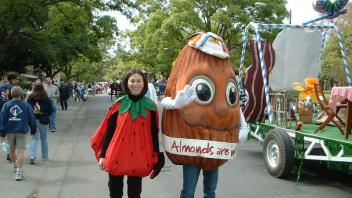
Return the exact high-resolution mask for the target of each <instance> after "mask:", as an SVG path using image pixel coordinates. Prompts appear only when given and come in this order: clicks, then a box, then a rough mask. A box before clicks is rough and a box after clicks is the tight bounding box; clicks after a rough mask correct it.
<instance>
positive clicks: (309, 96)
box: [294, 78, 319, 124]
mask: <svg viewBox="0 0 352 198" xmlns="http://www.w3.org/2000/svg"><path fill="white" fill-rule="evenodd" d="M304 81H305V86H304V87H303V86H302V85H301V84H300V83H298V82H295V83H294V85H295V87H294V89H295V90H296V91H299V96H298V104H297V106H298V108H297V109H298V115H299V120H300V121H301V122H303V123H304V124H311V123H312V118H313V113H314V108H313V107H314V103H317V102H318V99H317V97H316V95H315V90H314V84H315V83H319V80H318V79H317V78H306V79H305V80H304Z"/></svg>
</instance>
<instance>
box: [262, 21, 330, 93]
mask: <svg viewBox="0 0 352 198" xmlns="http://www.w3.org/2000/svg"><path fill="white" fill-rule="evenodd" d="M322 40H323V36H322V33H321V32H320V31H318V30H308V29H301V28H286V29H284V30H283V31H281V32H280V33H279V34H278V35H277V37H276V39H275V41H274V42H273V48H274V49H275V53H276V58H275V65H274V67H273V69H272V71H271V73H270V75H269V86H270V87H271V89H272V90H273V91H282V90H288V91H290V90H294V89H293V87H294V86H293V84H292V83H294V82H300V83H301V84H302V85H303V86H304V84H305V83H304V79H305V78H308V77H318V75H319V71H320V65H321V61H320V50H321V45H322Z"/></svg>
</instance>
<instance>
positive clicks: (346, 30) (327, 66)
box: [320, 3, 352, 87]
mask: <svg viewBox="0 0 352 198" xmlns="http://www.w3.org/2000/svg"><path fill="white" fill-rule="evenodd" d="M346 7H347V10H351V9H352V3H348V4H347V6H346ZM336 25H337V26H338V28H339V29H340V32H341V35H342V39H343V45H344V47H345V50H346V56H347V62H348V63H349V64H350V71H352V67H351V64H352V56H351V55H352V36H351V28H352V13H351V12H347V13H346V14H344V15H341V16H339V18H338V19H337V24H336ZM332 71H334V72H332ZM320 78H321V80H325V81H327V82H329V84H330V86H331V87H332V86H333V85H334V83H336V82H337V83H338V84H339V85H347V81H346V75H345V70H344V63H343V59H342V55H341V52H340V48H339V44H338V39H337V36H336V34H334V35H332V36H331V37H329V40H328V42H327V43H326V48H325V49H324V55H323V59H322V70H321V73H320Z"/></svg>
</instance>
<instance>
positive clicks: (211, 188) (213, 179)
mask: <svg viewBox="0 0 352 198" xmlns="http://www.w3.org/2000/svg"><path fill="white" fill-rule="evenodd" d="M200 170H201V168H200V167H198V166H192V165H183V189H182V191H181V196H180V198H193V197H194V192H195V190H196V187H197V182H198V177H199V173H200ZM218 175H219V169H218V168H216V169H214V170H211V171H204V170H203V177H204V179H203V188H204V190H203V192H204V198H215V190H216V185H217V184H218Z"/></svg>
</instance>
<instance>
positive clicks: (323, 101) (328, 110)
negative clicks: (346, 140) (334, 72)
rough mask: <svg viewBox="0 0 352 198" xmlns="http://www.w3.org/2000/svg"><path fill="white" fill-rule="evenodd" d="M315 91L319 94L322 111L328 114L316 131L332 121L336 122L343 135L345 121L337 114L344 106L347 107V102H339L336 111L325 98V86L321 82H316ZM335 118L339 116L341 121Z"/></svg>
mask: <svg viewBox="0 0 352 198" xmlns="http://www.w3.org/2000/svg"><path fill="white" fill-rule="evenodd" d="M314 91H315V95H316V96H317V99H318V101H319V104H320V107H321V110H322V111H325V113H326V115H327V116H328V117H327V118H326V119H325V120H324V122H323V123H321V124H320V126H319V127H318V128H317V129H316V130H315V132H316V133H317V132H319V131H320V130H322V129H323V128H325V126H326V125H328V124H329V123H330V122H332V123H334V125H335V126H336V127H337V128H338V129H339V130H340V132H341V133H342V135H344V131H343V130H342V127H343V126H345V123H344V122H343V121H342V119H341V118H340V117H339V116H338V115H337V113H338V112H339V111H340V109H342V108H347V105H346V104H339V105H337V106H336V113H335V112H334V111H333V110H332V109H331V108H330V106H329V103H328V101H327V100H326V98H325V95H324V92H323V91H324V89H323V86H322V85H321V84H320V83H316V84H314ZM334 118H337V120H338V121H339V122H340V124H341V125H340V124H339V123H338V122H336V121H335V119H334Z"/></svg>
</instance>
